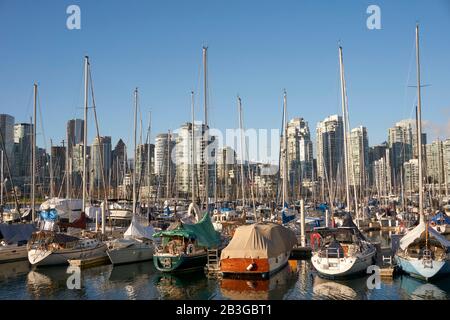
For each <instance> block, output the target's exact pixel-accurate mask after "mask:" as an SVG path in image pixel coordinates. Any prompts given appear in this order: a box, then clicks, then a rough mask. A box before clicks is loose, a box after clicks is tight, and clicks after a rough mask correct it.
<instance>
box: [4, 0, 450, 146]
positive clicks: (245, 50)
mask: <svg viewBox="0 0 450 320" xmlns="http://www.w3.org/2000/svg"><path fill="white" fill-rule="evenodd" d="M70 4H77V5H79V6H80V8H81V30H68V29H67V28H66V19H67V17H68V15H67V14H66V8H67V6H68V5H70ZM370 4H376V5H379V6H380V8H381V24H382V30H369V29H367V27H366V19H367V17H368V14H367V13H366V8H367V7H368V5H370ZM416 21H419V22H420V25H421V51H422V59H421V62H422V79H423V83H424V84H431V86H430V87H426V88H424V89H423V119H424V120H427V126H426V127H427V128H426V129H425V130H426V131H427V132H428V133H429V134H432V135H433V136H435V135H437V134H439V135H440V137H441V138H445V137H450V36H449V35H450V1H446V0H432V1H415V0H405V1H400V0H396V1H380V0H370V1H363V0H361V1H357V0H345V1H344V0H342V1H337V0H335V1H313V0H308V1H304V0H296V1H275V0H270V1H268V0H258V1H251V0H247V1H244V0H226V1H225V0H191V1H185V0H180V1H170V0H169V1H167V0H165V1H162V0H160V1H152V0H149V1H138V0H131V1H130V0H128V1H112V0H111V1H105V0H95V1H75V0H72V1H65V0H52V1H50V0H46V1H44V0H42V1H31V0H29V1H24V0H0V112H1V113H8V114H12V115H13V116H15V118H16V121H17V122H19V121H29V118H30V116H31V114H32V85H33V82H34V81H37V82H39V84H40V103H41V107H42V117H43V122H44V133H45V137H46V138H47V139H46V140H47V142H46V144H47V146H49V139H50V138H52V139H53V141H54V143H58V142H60V141H61V140H63V139H65V125H66V121H67V120H68V119H70V118H74V117H79V118H82V116H83V111H82V109H81V107H82V104H83V93H82V87H83V80H82V74H83V56H84V55H89V56H90V59H91V64H92V72H93V80H94V90H95V96H96V102H97V111H98V117H99V120H100V131H101V132H100V133H101V134H102V135H111V136H112V137H113V147H114V145H115V143H116V142H117V140H118V138H119V137H122V138H124V141H125V143H127V144H128V143H131V142H132V139H131V138H132V123H133V109H132V108H133V107H132V104H133V100H132V92H133V89H134V87H136V86H137V87H139V88H140V93H141V109H142V112H143V113H144V122H145V123H147V119H148V115H147V113H148V111H149V110H150V109H151V110H152V113H153V129H152V131H153V137H154V134H155V133H159V132H166V131H167V130H168V129H175V128H177V127H178V126H179V125H180V124H181V123H183V122H185V121H188V120H190V96H189V92H190V90H192V89H193V90H194V91H196V92H197V93H198V95H197V96H196V99H197V102H198V103H197V106H196V108H197V117H196V118H197V119H202V117H203V116H202V109H201V108H202V104H201V103H200V99H201V58H202V57H201V51H202V46H203V45H205V44H206V45H208V47H209V50H208V52H209V80H210V81H209V84H210V92H209V94H210V106H211V108H210V123H211V126H213V127H217V128H221V129H224V128H235V127H237V112H236V94H238V93H239V94H240V95H241V97H242V99H243V106H244V119H245V127H247V128H279V126H280V123H281V110H282V109H281V107H282V90H283V88H286V90H287V92H288V114H289V118H292V117H297V116H300V117H304V118H305V119H306V120H307V121H309V125H310V129H311V131H312V133H313V134H312V135H313V137H314V140H315V127H316V123H317V122H318V121H320V120H322V119H323V118H325V117H326V116H328V115H331V114H335V113H340V110H341V107H340V95H339V66H338V50H337V46H338V41H339V40H340V41H341V44H342V46H343V48H344V60H345V61H344V62H345V68H346V81H347V86H348V96H349V111H350V122H351V126H352V127H355V126H357V125H361V124H362V125H364V126H366V127H367V128H368V132H369V140H370V141H369V142H370V144H371V145H374V144H378V143H380V142H382V141H384V140H386V136H387V129H388V128H389V127H390V126H392V125H393V124H394V123H395V122H396V121H398V120H401V119H404V118H409V117H411V116H413V115H414V113H413V107H414V104H415V99H416V91H415V89H414V88H407V86H408V85H415V75H416V73H415V65H414V60H413V59H414V55H413V54H414V51H413V50H414V28H415V23H416ZM430 124H432V125H433V128H431V127H430ZM38 131H39V132H40V136H39V138H38V143H39V145H40V146H44V145H45V144H44V141H43V135H42V131H41V130H40V128H38ZM93 133H94V131H93V123H92V122H91V123H90V134H89V141H90V142H91V141H92V140H93Z"/></svg>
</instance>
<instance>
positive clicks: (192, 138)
mask: <svg viewBox="0 0 450 320" xmlns="http://www.w3.org/2000/svg"><path fill="white" fill-rule="evenodd" d="M194 103H195V100H194V91H191V115H192V130H191V144H192V147H191V148H192V150H191V186H192V187H191V192H192V195H191V196H192V203H195V124H194V121H195V119H194V117H195V115H194Z"/></svg>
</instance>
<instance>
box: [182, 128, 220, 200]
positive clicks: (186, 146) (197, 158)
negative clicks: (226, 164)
mask: <svg viewBox="0 0 450 320" xmlns="http://www.w3.org/2000/svg"><path fill="white" fill-rule="evenodd" d="M204 132H205V125H203V124H202V123H200V122H199V123H195V125H194V135H195V136H194V147H195V152H194V175H195V176H196V188H197V189H196V193H197V194H198V195H199V196H201V195H202V193H201V191H203V190H204V189H203V185H204V170H203V169H202V168H204V166H203V161H202V155H203V154H204V153H203V149H204V145H205V143H204V141H203V133H204ZM214 141H215V137H214V136H209V143H208V145H210V146H211V143H213V142H214ZM210 151H211V153H210V156H211V157H215V148H214V146H212V147H210ZM213 159H214V158H213ZM214 163H215V160H213V161H210V164H209V165H208V169H209V172H208V180H209V185H210V188H209V194H210V195H211V194H213V190H212V188H211V186H212V185H213V181H214ZM176 172H177V179H176V180H177V191H178V192H179V193H181V194H185V195H187V194H188V193H189V194H190V193H191V189H192V123H189V122H188V123H185V124H183V125H182V126H181V127H180V128H179V129H178V130H177V138H176ZM203 192H204V191H203Z"/></svg>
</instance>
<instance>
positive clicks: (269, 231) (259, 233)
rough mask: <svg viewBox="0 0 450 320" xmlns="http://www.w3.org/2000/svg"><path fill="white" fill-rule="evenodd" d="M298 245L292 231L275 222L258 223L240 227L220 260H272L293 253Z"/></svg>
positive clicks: (223, 251)
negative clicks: (283, 254)
mask: <svg viewBox="0 0 450 320" xmlns="http://www.w3.org/2000/svg"><path fill="white" fill-rule="evenodd" d="M296 243H297V238H296V237H295V233H294V232H293V231H292V230H290V229H288V228H286V227H283V226H282V225H279V224H277V223H273V222H258V223H254V224H251V225H243V226H240V227H238V228H237V229H236V231H235V233H234V236H233V238H232V239H231V241H230V243H229V244H228V246H227V247H226V248H224V249H223V250H222V253H221V256H220V258H221V259H228V258H272V257H277V256H279V255H280V254H282V253H286V252H289V251H291V250H292V247H293V246H294V245H295V244H296Z"/></svg>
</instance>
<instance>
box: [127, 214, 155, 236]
mask: <svg viewBox="0 0 450 320" xmlns="http://www.w3.org/2000/svg"><path fill="white" fill-rule="evenodd" d="M154 233H155V230H154V229H153V227H152V226H148V227H144V226H143V225H142V224H140V223H139V222H138V221H137V220H136V218H135V217H133V219H132V220H131V224H130V226H129V227H128V229H127V231H125V233H124V234H123V236H124V237H132V238H145V239H151V240H152V239H153V234H154Z"/></svg>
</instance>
